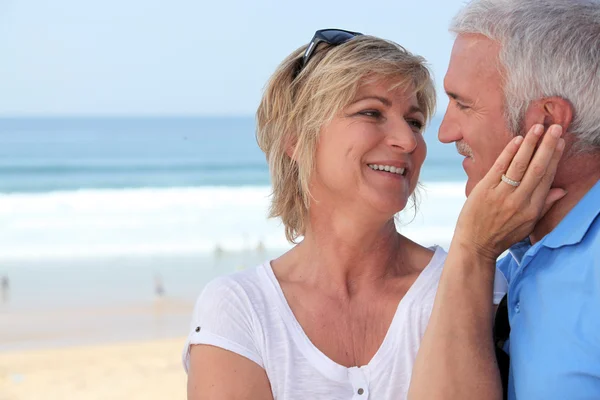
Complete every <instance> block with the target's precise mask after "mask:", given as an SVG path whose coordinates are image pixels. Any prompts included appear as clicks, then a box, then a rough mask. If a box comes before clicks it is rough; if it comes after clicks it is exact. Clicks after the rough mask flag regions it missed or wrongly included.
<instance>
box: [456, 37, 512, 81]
mask: <svg viewBox="0 0 600 400" xmlns="http://www.w3.org/2000/svg"><path fill="white" fill-rule="evenodd" d="M499 51H500V45H499V44H498V43H497V42H495V41H493V40H491V39H488V38H487V37H485V36H483V35H476V34H461V35H458V37H457V38H456V40H455V41H454V46H453V48H452V54H451V56H450V65H449V68H448V72H449V73H459V72H463V73H467V72H468V73H469V75H480V76H487V75H491V74H496V73H498V70H497V66H498V62H497V60H498V54H499ZM453 67H456V68H453Z"/></svg>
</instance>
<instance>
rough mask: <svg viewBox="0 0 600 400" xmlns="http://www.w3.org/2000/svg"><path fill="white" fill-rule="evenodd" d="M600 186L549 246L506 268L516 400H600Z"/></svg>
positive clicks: (526, 250) (510, 260) (517, 252)
mask: <svg viewBox="0 0 600 400" xmlns="http://www.w3.org/2000/svg"><path fill="white" fill-rule="evenodd" d="M599 214H600V182H597V183H596V184H595V185H594V187H593V188H592V189H590V191H588V193H587V194H586V195H585V196H584V197H583V198H582V199H581V201H579V203H577V205H576V206H575V207H574V208H573V209H572V210H571V211H570V212H569V213H568V214H567V216H566V217H565V218H564V219H563V220H562V221H561V222H560V224H559V225H558V226H557V227H556V228H555V229H554V230H553V231H552V232H550V233H549V234H548V235H546V236H545V237H544V238H543V239H542V240H541V241H539V242H538V243H536V244H535V245H533V246H531V244H530V242H529V241H528V240H527V241H524V242H521V243H518V244H516V245H515V246H513V247H512V248H511V249H510V254H509V255H507V256H506V257H504V258H503V259H502V260H500V261H499V263H498V268H499V269H500V270H501V271H502V273H503V274H504V276H505V277H506V279H507V281H508V315H509V321H510V326H511V332H510V338H509V341H508V342H507V349H508V351H509V354H510V376H509V388H508V398H509V400H516V399H518V400H529V399H544V400H552V399H556V400H558V399H560V400H564V399H569V400H579V399H600V216H599Z"/></svg>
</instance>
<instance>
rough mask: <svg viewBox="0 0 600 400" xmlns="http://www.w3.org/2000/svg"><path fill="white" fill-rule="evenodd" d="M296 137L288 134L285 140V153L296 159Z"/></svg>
mask: <svg viewBox="0 0 600 400" xmlns="http://www.w3.org/2000/svg"><path fill="white" fill-rule="evenodd" d="M296 143H297V141H296V138H294V137H292V136H288V137H287V138H286V140H285V154H287V156H288V157H289V158H291V159H292V160H294V161H296Z"/></svg>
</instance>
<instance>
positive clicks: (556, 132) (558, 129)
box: [550, 125, 562, 137]
mask: <svg viewBox="0 0 600 400" xmlns="http://www.w3.org/2000/svg"><path fill="white" fill-rule="evenodd" d="M550 134H551V135H552V136H554V137H560V135H562V126H560V125H552V126H551V127H550Z"/></svg>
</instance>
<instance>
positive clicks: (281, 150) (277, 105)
mask: <svg viewBox="0 0 600 400" xmlns="http://www.w3.org/2000/svg"><path fill="white" fill-rule="evenodd" d="M306 47H307V46H302V47H301V48H299V49H297V50H296V51H294V52H293V53H292V54H290V55H289V56H288V57H287V58H286V59H285V60H283V62H282V63H281V64H280V65H279V67H278V68H277V70H276V71H275V73H274V74H273V75H272V76H271V78H270V80H269V81H268V83H267V86H266V89H265V92H264V94H263V97H262V100H261V102H260V106H259V107H258V111H257V113H256V118H257V132H256V139H257V142H258V145H259V146H260V148H261V149H262V151H263V152H264V153H265V155H266V157H267V161H268V164H269V170H270V172H271V181H272V186H273V193H272V201H271V207H270V213H269V217H272V218H273V217H280V218H281V220H282V222H283V224H284V226H285V236H286V238H287V240H288V241H290V242H292V243H296V239H297V238H298V237H299V236H303V235H304V233H305V231H306V224H307V222H308V210H309V206H310V199H311V196H310V191H309V180H310V176H311V173H312V171H313V168H314V159H315V150H316V145H317V141H318V138H319V132H320V130H321V127H322V126H324V125H325V124H327V123H328V122H329V121H331V119H332V118H333V117H334V116H335V115H336V114H338V113H339V112H340V111H341V110H342V109H343V108H344V107H346V106H347V105H348V104H349V103H350V102H351V101H352V99H353V98H354V96H355V95H356V91H357V89H358V87H359V85H361V84H365V83H368V82H375V81H379V80H381V79H386V80H391V81H392V82H394V84H393V85H392V89H394V88H397V87H403V88H412V89H413V90H414V92H415V94H416V97H417V101H418V103H419V107H420V108H421V109H422V110H423V113H424V114H425V119H426V121H429V120H430V118H431V116H432V114H433V113H434V110H435V89H434V86H433V81H432V78H431V74H430V72H429V69H428V68H427V66H426V65H425V59H424V58H422V57H420V56H416V55H413V54H411V53H409V52H408V51H407V50H406V49H404V48H403V47H402V46H400V45H398V44H396V43H394V42H391V41H388V40H383V39H379V38H376V37H373V36H366V35H365V36H357V37H355V38H353V39H352V40H350V41H348V42H346V43H344V44H341V45H338V46H330V45H326V44H321V45H320V46H319V49H318V50H317V51H315V53H314V54H313V56H312V57H311V59H310V61H309V62H308V63H307V64H306V66H305V67H304V68H303V69H302V70H301V71H300V73H299V74H298V76H295V75H296V73H297V71H298V67H299V65H300V60H301V59H302V55H303V54H304V51H305V49H306ZM290 152H293V153H291V154H290Z"/></svg>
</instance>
